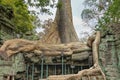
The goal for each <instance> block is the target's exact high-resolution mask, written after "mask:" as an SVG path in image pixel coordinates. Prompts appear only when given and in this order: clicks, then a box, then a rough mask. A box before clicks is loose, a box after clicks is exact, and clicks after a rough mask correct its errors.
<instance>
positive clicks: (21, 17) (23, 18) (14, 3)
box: [0, 0, 34, 33]
mask: <svg viewBox="0 0 120 80" xmlns="http://www.w3.org/2000/svg"><path fill="white" fill-rule="evenodd" d="M0 4H1V5H3V6H6V7H10V8H11V9H12V10H13V15H14V18H13V19H12V20H11V21H12V22H13V24H14V25H15V29H16V30H17V32H19V33H20V32H21V33H25V32H26V31H31V30H33V28H34V26H33V24H32V21H33V20H34V16H33V15H31V14H29V11H28V8H27V5H26V4H25V3H24V1H23V0H1V1H0Z"/></svg>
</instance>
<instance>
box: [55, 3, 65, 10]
mask: <svg viewBox="0 0 120 80" xmlns="http://www.w3.org/2000/svg"><path fill="white" fill-rule="evenodd" d="M62 4H63V3H62V2H61V1H59V2H58V3H57V5H56V7H57V8H59V9H60V8H62Z"/></svg>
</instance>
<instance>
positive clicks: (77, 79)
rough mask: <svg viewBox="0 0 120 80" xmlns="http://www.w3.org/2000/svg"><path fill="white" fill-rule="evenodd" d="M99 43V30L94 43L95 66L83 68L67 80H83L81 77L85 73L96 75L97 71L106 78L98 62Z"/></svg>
mask: <svg viewBox="0 0 120 80" xmlns="http://www.w3.org/2000/svg"><path fill="white" fill-rule="evenodd" d="M99 43H100V32H99V31H97V32H96V37H95V40H94V42H93V43H92V51H93V62H94V65H93V67H91V68H90V69H85V70H82V71H80V72H78V74H76V75H73V76H70V77H68V78H66V79H65V80H81V78H82V77H83V76H85V75H87V76H90V75H93V74H94V75H95V74H96V73H100V74H101V75H102V77H103V79H104V80H106V77H105V74H104V73H103V71H102V69H101V68H100V66H99V63H98V46H99ZM89 80H90V79H89Z"/></svg>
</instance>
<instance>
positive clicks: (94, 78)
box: [47, 74, 104, 80]
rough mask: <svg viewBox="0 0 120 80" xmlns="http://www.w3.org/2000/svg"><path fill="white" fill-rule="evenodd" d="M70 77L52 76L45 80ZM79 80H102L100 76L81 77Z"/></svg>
mask: <svg viewBox="0 0 120 80" xmlns="http://www.w3.org/2000/svg"><path fill="white" fill-rule="evenodd" d="M71 75H74V74H70V75H59V76H57V75H54V76H49V77H48V78H47V79H48V80H65V79H66V78H68V77H70V76H71ZM81 80H104V79H103V77H102V76H99V75H98V76H83V77H82V79H81Z"/></svg>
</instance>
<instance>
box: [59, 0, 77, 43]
mask: <svg viewBox="0 0 120 80" xmlns="http://www.w3.org/2000/svg"><path fill="white" fill-rule="evenodd" d="M59 2H62V7H61V8H59V10H58V11H59V23H58V31H59V35H60V39H61V42H62V43H68V42H76V41H78V37H77V34H76V32H75V29H74V26H73V20H72V11H71V0H59Z"/></svg>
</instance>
